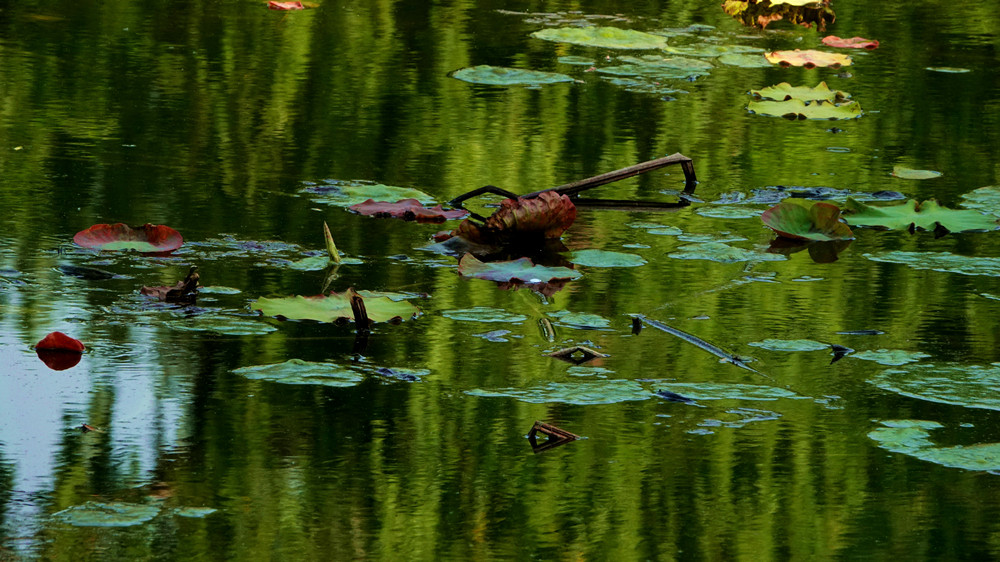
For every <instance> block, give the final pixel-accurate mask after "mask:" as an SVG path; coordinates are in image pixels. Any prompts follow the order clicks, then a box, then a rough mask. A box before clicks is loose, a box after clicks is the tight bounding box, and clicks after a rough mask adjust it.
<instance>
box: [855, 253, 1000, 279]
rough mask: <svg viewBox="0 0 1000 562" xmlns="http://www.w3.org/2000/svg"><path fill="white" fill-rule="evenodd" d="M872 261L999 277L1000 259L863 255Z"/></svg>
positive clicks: (949, 254)
mask: <svg viewBox="0 0 1000 562" xmlns="http://www.w3.org/2000/svg"><path fill="white" fill-rule="evenodd" d="M865 257H866V258H868V259H870V260H872V261H879V262H886V263H898V264H903V265H908V266H910V267H912V268H913V269H930V270H934V271H943V272H946V273H958V274H960V275H989V276H992V277H1000V258H983V257H968V256H959V255H956V254H952V253H949V252H904V251H892V252H882V253H879V254H865Z"/></svg>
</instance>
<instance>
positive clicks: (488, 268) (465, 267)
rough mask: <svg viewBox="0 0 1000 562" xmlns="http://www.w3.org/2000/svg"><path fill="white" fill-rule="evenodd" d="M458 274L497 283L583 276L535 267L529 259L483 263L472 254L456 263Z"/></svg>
mask: <svg viewBox="0 0 1000 562" xmlns="http://www.w3.org/2000/svg"><path fill="white" fill-rule="evenodd" d="M458 274H459V275H462V276H464V277H474V278H476V279H486V280H488V281H496V282H498V283H508V282H520V283H548V282H550V281H556V280H572V279H579V278H580V277H583V274H582V273H580V272H579V271H577V270H575V269H570V268H568V267H547V266H544V265H535V264H534V263H533V262H532V261H531V260H530V259H529V258H520V259H516V260H511V261H498V262H486V263H484V262H481V261H479V260H478V259H476V257H475V256H473V255H472V254H465V256H463V257H462V260H461V261H460V262H459V263H458Z"/></svg>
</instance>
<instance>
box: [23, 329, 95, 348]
mask: <svg viewBox="0 0 1000 562" xmlns="http://www.w3.org/2000/svg"><path fill="white" fill-rule="evenodd" d="M35 349H41V350H48V351H72V352H75V353H83V350H84V349H86V348H85V347H84V345H83V342H81V341H80V340H78V339H74V338H71V337H69V336H67V335H66V334H64V333H62V332H52V333H51V334H49V335H47V336H45V337H44V338H42V341H40V342H38V343H36V344H35Z"/></svg>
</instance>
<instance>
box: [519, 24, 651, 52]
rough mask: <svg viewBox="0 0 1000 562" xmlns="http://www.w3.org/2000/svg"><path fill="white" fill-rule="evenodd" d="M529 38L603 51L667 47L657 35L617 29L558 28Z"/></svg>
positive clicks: (543, 31) (536, 33)
mask: <svg viewBox="0 0 1000 562" xmlns="http://www.w3.org/2000/svg"><path fill="white" fill-rule="evenodd" d="M531 36H532V37H534V38H536V39H544V40H546V41H555V42H557V43H572V44H574V45H584V46H587V47H600V48H604V49H662V48H663V47H665V46H666V45H667V40H666V39H665V38H663V37H660V36H659V35H653V34H651V33H643V32H641V31H635V30H632V29H619V28H617V27H585V28H579V27H560V28H556V29H543V30H541V31H536V32H534V33H532V34H531Z"/></svg>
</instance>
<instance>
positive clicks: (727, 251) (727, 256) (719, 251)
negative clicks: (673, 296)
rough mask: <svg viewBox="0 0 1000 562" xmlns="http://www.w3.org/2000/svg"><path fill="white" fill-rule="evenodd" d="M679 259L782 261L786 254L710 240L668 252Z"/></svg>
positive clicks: (730, 261) (722, 261)
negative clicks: (770, 252)
mask: <svg viewBox="0 0 1000 562" xmlns="http://www.w3.org/2000/svg"><path fill="white" fill-rule="evenodd" d="M667 255H668V256H670V257H672V258H674V259H679V260H709V261H717V262H721V263H734V262H743V261H782V260H784V259H785V257H784V256H782V255H779V254H768V253H766V252H758V251H755V250H746V249H743V248H734V247H733V246H730V245H729V244H723V243H721V242H708V243H705V244H686V245H684V246H681V247H679V248H677V251H675V252H671V253H669V254H667Z"/></svg>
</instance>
